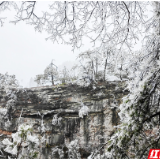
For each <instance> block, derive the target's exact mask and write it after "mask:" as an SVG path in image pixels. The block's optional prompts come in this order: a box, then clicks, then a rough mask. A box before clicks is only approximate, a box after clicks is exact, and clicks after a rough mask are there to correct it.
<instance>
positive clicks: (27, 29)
mask: <svg viewBox="0 0 160 160" xmlns="http://www.w3.org/2000/svg"><path fill="white" fill-rule="evenodd" d="M40 3H41V4H40ZM46 4H47V3H46ZM42 6H43V9H44V2H39V7H40V8H41V7H42ZM13 15H15V14H14V10H11V11H6V12H4V13H1V17H8V18H7V20H5V23H4V26H3V27H0V73H3V74H4V73H6V72H8V73H9V74H15V75H16V78H17V79H18V80H19V82H20V84H21V85H23V86H24V87H26V86H27V85H28V83H29V81H30V79H31V77H32V78H35V76H36V75H37V74H42V73H43V71H44V69H45V68H46V66H47V65H48V64H49V63H50V62H51V60H52V59H54V60H55V61H54V62H55V64H56V65H57V66H59V65H62V63H64V62H66V61H74V60H75V58H76V57H77V55H78V53H80V52H81V51H85V50H87V49H89V48H92V45H91V44H90V43H89V42H87V41H86V42H84V43H85V44H86V46H87V47H83V48H81V50H76V51H75V52H74V53H73V52H72V47H71V46H70V45H62V44H53V43H52V42H51V41H50V40H48V41H46V40H45V38H46V37H48V35H47V33H45V32H43V33H39V32H35V30H34V27H33V26H30V25H27V24H26V23H25V22H20V23H17V24H16V25H14V24H12V23H9V21H10V20H13V19H14V16H13ZM71 63H72V62H69V63H68V64H71Z"/></svg>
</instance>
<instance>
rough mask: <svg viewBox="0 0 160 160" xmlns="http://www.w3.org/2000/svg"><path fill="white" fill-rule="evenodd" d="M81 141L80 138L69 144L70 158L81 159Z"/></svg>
mask: <svg viewBox="0 0 160 160" xmlns="http://www.w3.org/2000/svg"><path fill="white" fill-rule="evenodd" d="M79 148H80V147H79V143H78V140H77V139H76V140H74V141H71V142H70V144H69V145H68V158H69V159H81V155H80V153H79Z"/></svg>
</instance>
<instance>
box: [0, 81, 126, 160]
mask: <svg viewBox="0 0 160 160" xmlns="http://www.w3.org/2000/svg"><path fill="white" fill-rule="evenodd" d="M124 86H125V82H120V81H116V82H106V83H99V84H98V85H96V86H95V87H94V89H93V87H81V86H78V85H71V84H70V85H58V86H52V87H51V86H50V87H38V88H30V89H26V92H24V93H21V94H19V96H18V101H17V103H16V106H15V108H12V109H11V111H10V113H9V114H10V115H9V118H10V120H11V122H12V124H11V125H9V126H8V125H7V126H6V121H7V120H6V119H5V118H4V117H3V116H2V115H1V116H0V118H1V119H0V120H1V122H0V134H1V135H2V136H1V137H0V139H1V141H2V140H3V139H4V138H5V137H11V133H15V132H16V131H17V126H18V124H20V123H24V122H27V123H29V124H33V129H34V133H35V134H37V135H39V136H40V135H41V134H42V131H41V125H42V123H43V124H44V126H45V133H43V134H45V137H46V146H44V147H43V148H42V156H41V157H39V158H59V157H58V155H56V154H55V155H53V154H52V148H54V147H56V146H57V147H60V148H63V150H64V153H67V146H68V145H69V143H70V142H71V141H73V140H75V139H77V140H78V143H79V146H80V150H79V151H80V154H81V158H87V157H88V156H89V155H90V153H91V152H92V151H94V150H95V149H96V148H100V147H103V145H104V143H106V142H107V140H108V139H109V137H110V136H111V135H112V134H113V132H114V126H115V125H117V124H118V123H119V118H118V114H117V113H118V106H119V104H120V103H121V100H122V97H123V96H124V95H127V94H128V91H127V90H124ZM4 97H5V95H4V92H3V91H0V107H1V108H3V107H4V106H5V104H6V100H5V98H4ZM82 103H83V104H84V105H86V106H87V107H88V108H89V113H88V115H86V116H84V117H83V118H81V117H79V110H80V108H81V107H82V106H81V104H82ZM20 117H21V118H20ZM53 117H54V118H55V122H54V123H53V122H52V120H53ZM56 118H57V121H56ZM106 147H107V146H106V145H104V147H103V149H101V152H104V150H105V149H106ZM65 158H68V157H67V154H66V155H65Z"/></svg>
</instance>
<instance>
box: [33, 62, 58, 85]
mask: <svg viewBox="0 0 160 160" xmlns="http://www.w3.org/2000/svg"><path fill="white" fill-rule="evenodd" d="M57 78H58V71H57V66H56V65H55V64H53V60H52V62H51V63H50V64H49V65H48V66H47V67H46V69H45V70H44V74H39V75H36V78H35V81H36V82H37V84H39V85H41V84H45V83H47V82H50V83H52V85H54V81H55V80H56V79H57Z"/></svg>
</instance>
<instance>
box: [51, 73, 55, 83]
mask: <svg viewBox="0 0 160 160" xmlns="http://www.w3.org/2000/svg"><path fill="white" fill-rule="evenodd" d="M51 78H52V85H54V81H53V75H51Z"/></svg>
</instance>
